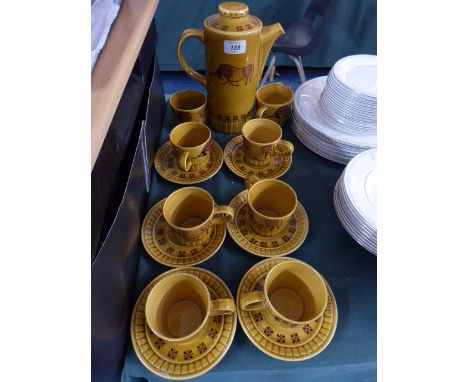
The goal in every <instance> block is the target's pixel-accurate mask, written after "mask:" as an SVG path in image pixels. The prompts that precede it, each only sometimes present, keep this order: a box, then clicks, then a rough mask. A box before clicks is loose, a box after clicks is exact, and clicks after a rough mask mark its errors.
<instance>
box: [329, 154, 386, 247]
mask: <svg viewBox="0 0 468 382" xmlns="http://www.w3.org/2000/svg"><path fill="white" fill-rule="evenodd" d="M333 199H334V202H335V210H336V214H337V215H338V218H339V219H340V221H341V224H343V227H344V228H345V229H346V231H347V232H348V233H349V234H350V235H351V236H352V237H353V239H354V240H356V241H357V242H358V243H359V244H360V245H361V246H363V247H364V248H365V249H367V250H368V251H369V252H371V253H373V254H374V255H376V254H377V149H372V150H367V151H364V152H363V153H361V154H359V155H357V156H356V157H355V158H353V160H351V161H350V162H349V163H348V165H347V166H346V168H345V169H344V171H343V173H342V174H341V177H340V179H338V182H337V183H336V186H335V193H334V197H333Z"/></svg>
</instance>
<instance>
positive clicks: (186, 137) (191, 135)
mask: <svg viewBox="0 0 468 382" xmlns="http://www.w3.org/2000/svg"><path fill="white" fill-rule="evenodd" d="M169 140H170V141H171V143H172V149H173V150H174V153H175V154H176V155H177V165H178V166H179V168H180V169H181V170H183V171H189V170H190V169H193V170H197V169H198V170H199V169H202V168H203V167H204V166H206V163H207V162H208V158H209V155H210V145H211V130H210V129H209V128H208V126H206V125H205V124H203V123H201V122H184V123H181V124H180V125H177V126H176V127H174V128H173V129H172V131H171V134H170V135H169Z"/></svg>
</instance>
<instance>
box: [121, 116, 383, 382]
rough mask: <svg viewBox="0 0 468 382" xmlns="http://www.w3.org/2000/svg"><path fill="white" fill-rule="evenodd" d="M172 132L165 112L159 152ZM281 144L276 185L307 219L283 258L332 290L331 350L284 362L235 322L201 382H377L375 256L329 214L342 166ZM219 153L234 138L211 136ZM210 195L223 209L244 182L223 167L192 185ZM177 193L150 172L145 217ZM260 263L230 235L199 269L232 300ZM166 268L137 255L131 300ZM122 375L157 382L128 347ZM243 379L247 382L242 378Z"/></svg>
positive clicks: (287, 134) (128, 381)
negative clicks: (288, 151)
mask: <svg viewBox="0 0 468 382" xmlns="http://www.w3.org/2000/svg"><path fill="white" fill-rule="evenodd" d="M172 126H174V124H173V121H172V117H171V115H170V111H169V110H168V111H167V112H166V119H165V122H164V127H163V130H162V131H161V135H160V142H159V145H158V147H159V146H160V145H161V144H163V143H164V142H166V141H167V140H168V134H169V131H170V129H171V127H172ZM284 138H285V139H288V140H290V141H291V142H293V144H294V146H295V152H294V157H293V163H292V166H291V168H290V170H289V171H288V172H287V173H286V174H285V175H284V176H283V177H282V178H281V179H282V180H283V181H285V182H287V183H289V184H290V185H291V186H292V187H294V189H295V190H296V192H297V195H298V198H299V200H300V201H301V203H302V204H303V205H304V207H305V209H306V211H307V214H308V217H309V224H310V227H309V234H308V236H307V239H306V241H305V242H304V244H303V245H302V246H301V247H300V248H299V249H298V250H297V251H296V252H294V253H292V254H291V255H289V256H290V257H294V258H297V259H300V260H303V261H305V262H307V263H309V264H310V265H312V266H313V267H315V268H316V269H317V270H318V271H319V272H320V273H321V274H322V275H323V276H324V278H325V279H326V280H327V281H328V283H329V284H330V286H331V288H332V290H333V292H334V294H335V298H336V300H337V305H338V327H337V330H336V333H335V336H334V338H333V340H332V341H331V343H330V345H329V346H328V347H327V348H326V349H325V350H324V351H323V352H322V353H320V354H319V355H318V356H316V357H314V358H312V359H309V360H307V361H303V362H299V363H297V362H294V363H290V362H284V361H279V360H276V359H273V358H270V357H268V356H267V355H265V354H264V353H262V352H260V351H259V350H258V349H257V348H256V347H255V346H254V345H253V344H252V343H251V342H250V340H249V339H248V338H247V336H246V335H245V334H244V332H243V330H242V327H241V325H240V324H239V323H238V326H237V332H236V335H235V338H234V341H233V343H232V345H231V348H230V349H229V351H228V353H227V354H226V355H225V357H224V358H223V360H222V361H221V362H220V363H219V364H218V365H217V366H216V367H215V368H214V369H212V370H211V371H210V372H208V373H207V374H205V375H203V376H202V377H199V378H197V379H196V380H199V381H204V382H205V381H217V382H219V381H223V382H228V381H247V380H248V381H252V382H253V381H255V382H257V381H269V382H272V381H285V380H287V381H295V382H298V381H334V382H339V381H360V382H363V381H375V380H376V378H377V377H376V353H377V349H376V347H377V343H376V321H377V311H376V308H377V296H376V284H377V278H376V268H377V258H376V256H374V255H372V254H370V253H368V252H366V251H365V250H364V249H362V248H361V247H360V246H359V245H358V244H357V243H355V242H354V241H353V240H352V238H351V237H350V236H349V235H348V234H347V233H346V231H345V230H344V228H343V227H342V226H341V224H340V222H339V220H338V217H337V216H336V213H335V210H334V207H333V190H334V187H335V183H336V181H337V180H338V178H339V176H340V174H341V172H342V171H343V168H344V166H342V165H339V164H336V163H333V162H330V161H328V160H326V159H324V158H321V157H319V156H318V155H316V154H314V153H313V152H311V151H309V150H308V149H307V148H306V147H305V146H304V145H302V144H301V143H300V142H299V141H298V140H297V139H296V137H295V136H294V134H293V133H292V132H291V130H290V129H289V128H288V127H286V128H284ZM213 139H215V140H216V142H218V143H219V144H220V145H221V147H222V148H224V147H225V145H226V144H227V142H229V140H230V139H232V136H226V135H223V134H220V133H216V132H213ZM196 186H198V187H201V188H204V189H206V190H208V191H209V192H210V193H211V194H212V196H213V198H214V200H215V201H216V202H217V203H219V204H228V203H229V202H230V201H231V199H232V198H233V197H234V196H235V195H237V194H238V193H239V192H241V191H242V190H243V189H244V185H243V181H242V179H240V178H239V177H237V176H236V175H234V174H232V173H231V172H230V170H229V169H228V168H227V166H226V165H223V168H222V169H221V171H220V172H219V173H218V174H217V175H215V176H214V177H213V178H211V179H209V180H207V181H205V182H203V183H200V184H198V185H196ZM179 187H180V186H178V185H176V184H172V183H169V182H167V181H166V180H164V179H162V178H160V177H159V175H157V174H156V172H155V170H153V176H152V182H151V190H150V195H149V199H148V208H147V209H148V210H149V209H150V208H151V207H152V206H153V205H154V204H155V203H156V202H158V201H159V200H161V199H163V198H165V197H167V196H168V195H169V194H170V193H171V192H173V191H175V190H177V189H178V188H179ZM261 260H263V258H260V257H257V256H254V255H251V254H249V253H247V252H245V251H244V250H242V249H241V248H240V247H238V246H237V245H236V244H235V243H234V242H233V240H232V239H231V238H230V236H229V234H227V235H226V240H225V241H224V244H223V246H222V247H221V249H220V250H219V252H218V253H217V254H216V255H214V256H213V257H212V258H211V259H209V260H208V261H206V262H205V263H202V264H200V265H199V266H200V267H202V268H205V269H207V270H209V271H211V272H214V273H216V274H217V275H218V276H220V277H221V278H222V279H223V280H224V281H225V282H226V284H227V285H228V286H229V288H230V290H231V292H232V293H233V295H234V296H235V295H236V293H237V288H238V285H239V282H240V280H241V278H242V276H243V275H244V273H245V272H246V271H247V270H248V269H249V268H250V267H252V266H253V265H254V264H255V263H257V262H259V261H261ZM168 269H169V268H167V267H165V266H163V265H160V264H159V263H156V262H155V261H154V260H152V259H151V258H150V257H149V256H148V254H146V252H145V250H144V249H143V248H142V249H141V256H140V260H139V264H138V274H137V281H136V285H135V300H136V298H137V297H138V296H139V294H140V293H141V291H142V290H143V289H144V287H145V286H146V285H147V284H148V283H149V282H150V281H151V280H152V279H154V278H155V277H156V276H158V275H159V274H161V273H162V272H165V271H167V270H168ZM128 342H129V343H128V346H127V354H126V357H125V364H124V368H123V373H122V381H123V382H137V381H138V382H143V381H162V380H164V379H162V378H159V377H156V376H154V375H153V374H152V373H151V372H149V371H148V370H147V369H146V368H145V367H144V366H143V365H142V364H141V363H140V361H139V360H138V358H137V357H136V355H135V353H134V351H133V348H132V344H131V341H130V340H129V341H128ZM247 378H248V379H247Z"/></svg>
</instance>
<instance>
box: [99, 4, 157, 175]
mask: <svg viewBox="0 0 468 382" xmlns="http://www.w3.org/2000/svg"><path fill="white" fill-rule="evenodd" d="M158 2H159V0H124V2H123V5H122V8H121V9H120V12H119V15H118V16H117V19H116V20H115V23H114V25H113V27H112V30H111V33H110V35H109V37H108V39H107V42H106V44H105V46H104V48H103V50H102V52H101V56H100V57H99V59H98V62H97V63H96V66H95V68H94V71H93V74H92V77H91V170H92V169H93V167H94V163H96V159H97V157H98V155H99V151H100V150H101V146H102V143H103V142H104V138H105V137H106V135H107V131H108V129H109V126H110V123H111V122H112V118H113V117H114V113H115V110H116V109H117V105H118V104H119V101H120V97H121V96H122V93H123V91H124V89H125V85H126V84H127V81H128V79H129V77H130V73H131V71H132V68H133V66H134V64H135V61H136V58H137V57H138V54H139V52H140V49H141V46H142V44H143V41H144V39H145V37H146V33H147V32H148V28H149V26H150V24H151V22H152V21H153V16H154V12H155V11H156V7H157V5H158Z"/></svg>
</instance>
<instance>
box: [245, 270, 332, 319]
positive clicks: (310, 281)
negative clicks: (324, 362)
mask: <svg viewBox="0 0 468 382" xmlns="http://www.w3.org/2000/svg"><path fill="white" fill-rule="evenodd" d="M327 300H328V291H327V287H326V285H325V282H324V280H323V278H322V276H321V275H320V274H319V273H318V272H317V271H316V270H315V269H314V268H312V267H311V266H310V265H308V264H305V263H303V262H298V261H285V262H282V263H279V264H277V265H275V266H274V267H273V268H271V269H270V271H269V272H268V274H267V276H266V278H265V283H264V286H263V291H255V292H249V293H246V294H244V295H242V296H241V298H240V304H241V308H242V309H243V310H259V309H263V308H266V309H267V310H268V312H269V313H270V314H271V315H273V316H274V317H275V318H276V320H277V321H278V322H279V323H281V324H283V325H286V326H289V327H294V326H296V325H306V324H308V323H309V324H310V323H311V322H313V321H315V320H316V319H318V318H319V317H320V316H322V315H323V313H324V312H325V309H326V307H327Z"/></svg>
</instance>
